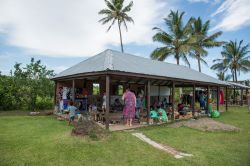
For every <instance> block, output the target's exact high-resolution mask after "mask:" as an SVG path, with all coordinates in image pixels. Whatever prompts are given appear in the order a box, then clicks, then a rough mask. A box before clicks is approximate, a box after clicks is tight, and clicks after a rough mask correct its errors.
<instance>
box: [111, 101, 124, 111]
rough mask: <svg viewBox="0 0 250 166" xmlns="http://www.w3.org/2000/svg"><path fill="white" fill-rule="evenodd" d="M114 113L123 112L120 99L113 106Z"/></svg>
mask: <svg viewBox="0 0 250 166" xmlns="http://www.w3.org/2000/svg"><path fill="white" fill-rule="evenodd" d="M113 109H114V112H118V111H119V112H121V111H122V103H121V102H120V100H119V99H118V98H116V99H115V102H114V105H113Z"/></svg>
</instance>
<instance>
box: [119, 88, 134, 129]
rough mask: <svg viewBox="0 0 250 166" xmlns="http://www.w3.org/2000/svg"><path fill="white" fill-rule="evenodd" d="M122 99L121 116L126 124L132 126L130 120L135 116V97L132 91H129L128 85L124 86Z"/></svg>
mask: <svg viewBox="0 0 250 166" xmlns="http://www.w3.org/2000/svg"><path fill="white" fill-rule="evenodd" d="M122 100H123V101H124V109H123V116H124V119H125V121H126V125H127V126H132V121H133V119H134V117H135V107H136V97H135V94H134V93H133V92H131V91H130V89H129V87H127V88H126V91H125V92H124V94H123V96H122Z"/></svg>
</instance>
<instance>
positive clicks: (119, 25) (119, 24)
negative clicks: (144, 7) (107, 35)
mask: <svg viewBox="0 0 250 166" xmlns="http://www.w3.org/2000/svg"><path fill="white" fill-rule="evenodd" d="M118 27H119V33H120V43H121V50H122V52H123V44H122V32H121V23H120V21H119V20H118Z"/></svg>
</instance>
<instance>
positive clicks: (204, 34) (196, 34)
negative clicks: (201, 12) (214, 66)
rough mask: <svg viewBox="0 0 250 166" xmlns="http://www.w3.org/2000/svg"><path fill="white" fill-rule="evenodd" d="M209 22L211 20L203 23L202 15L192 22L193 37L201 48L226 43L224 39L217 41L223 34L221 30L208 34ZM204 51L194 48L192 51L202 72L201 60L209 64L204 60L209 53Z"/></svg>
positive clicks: (192, 55) (191, 54)
mask: <svg viewBox="0 0 250 166" xmlns="http://www.w3.org/2000/svg"><path fill="white" fill-rule="evenodd" d="M209 24H210V21H209V20H208V21H206V22H205V23H204V24H203V22H202V19H201V18H200V17H198V18H197V19H194V22H193V24H192V37H193V38H194V40H195V41H196V43H197V46H198V47H200V48H201V49H205V48H213V47H219V46H221V45H223V44H224V42H222V41H216V38H218V37H219V36H220V35H221V34H222V32H221V31H220V32H216V33H214V34H211V35H208V30H209ZM202 51H203V52H199V51H197V50H194V51H193V52H191V53H190V56H191V57H193V58H196V59H197V60H198V68H199V72H201V62H203V63H204V64H207V63H206V61H205V60H204V57H206V56H207V54H206V52H205V51H204V50H202Z"/></svg>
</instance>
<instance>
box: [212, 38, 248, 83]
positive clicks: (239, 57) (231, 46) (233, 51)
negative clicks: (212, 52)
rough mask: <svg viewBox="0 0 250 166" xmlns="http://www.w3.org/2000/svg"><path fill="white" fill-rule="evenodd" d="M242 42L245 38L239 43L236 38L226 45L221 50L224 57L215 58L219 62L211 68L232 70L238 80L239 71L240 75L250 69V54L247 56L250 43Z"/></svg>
mask: <svg viewBox="0 0 250 166" xmlns="http://www.w3.org/2000/svg"><path fill="white" fill-rule="evenodd" d="M242 44H243V40H241V41H240V42H239V43H237V41H236V40H235V41H234V42H233V41H230V42H229V43H227V44H226V45H224V46H223V50H222V52H221V55H222V58H221V59H215V60H213V62H217V63H216V64H214V65H213V66H212V67H211V69H214V70H220V71H222V70H224V71H227V70H230V71H231V73H232V76H233V81H235V82H237V73H238V74H239V75H240V72H244V73H246V72H249V71H250V56H247V54H248V53H249V52H250V51H249V50H248V49H249V47H250V44H247V45H244V46H243V45H242Z"/></svg>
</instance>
